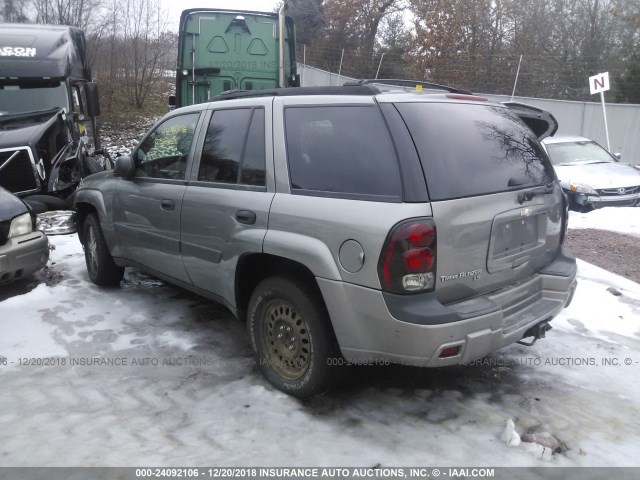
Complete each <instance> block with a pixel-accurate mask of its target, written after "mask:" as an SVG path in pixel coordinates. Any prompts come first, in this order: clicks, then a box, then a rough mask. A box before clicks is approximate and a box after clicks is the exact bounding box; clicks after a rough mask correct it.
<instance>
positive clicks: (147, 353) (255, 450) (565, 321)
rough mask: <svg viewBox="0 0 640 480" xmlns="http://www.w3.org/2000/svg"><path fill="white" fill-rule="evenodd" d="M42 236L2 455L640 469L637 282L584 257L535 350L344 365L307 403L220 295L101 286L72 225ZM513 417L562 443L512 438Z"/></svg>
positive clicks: (20, 329) (128, 283) (103, 461)
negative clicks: (533, 444) (265, 364)
mask: <svg viewBox="0 0 640 480" xmlns="http://www.w3.org/2000/svg"><path fill="white" fill-rule="evenodd" d="M638 210H640V209H638ZM595 213H598V212H595ZM589 215H591V214H589ZM590 218H591V217H590ZM50 238H51V242H52V243H53V244H54V245H55V246H56V250H54V251H53V252H52V255H51V258H52V260H51V262H52V265H51V266H50V268H49V278H57V279H58V280H59V282H58V283H56V284H55V285H52V286H49V287H47V286H45V285H44V284H40V285H37V286H36V287H35V288H33V289H32V290H30V291H28V292H27V293H23V294H21V295H17V296H14V297H12V298H8V299H5V300H4V301H1V302H0V332H2V334H1V335H0V384H1V385H2V388H0V466H141V465H148V466H151V465H154V466H177V465H180V466H194V465H213V464H215V465H228V466H247V465H261V466H368V467H371V466H374V465H378V464H379V465H381V466H383V467H387V466H417V465H423V466H427V465H438V466H447V465H449V466H465V465H475V466H546V465H557V466H640V457H639V456H638V455H637V446H638V445H640V411H639V409H640V407H639V405H640V386H639V385H638V382H637V378H638V369H639V368H640V285H638V284H636V283H633V282H631V281H628V280H626V279H624V278H621V277H619V276H616V275H613V274H611V273H608V272H606V271H604V270H602V269H599V268H597V267H594V266H592V265H589V264H587V263H584V262H579V282H580V284H579V287H578V290H577V293H576V295H575V298H574V300H573V303H572V305H571V306H570V307H569V308H567V309H566V310H565V311H564V312H563V313H562V314H561V315H560V316H559V317H557V318H556V319H555V320H554V321H553V322H552V325H553V327H554V328H553V330H552V331H551V332H549V333H548V335H547V339H544V340H540V341H538V342H537V343H536V344H535V345H534V346H533V347H530V348H527V347H524V346H520V345H514V346H510V347H507V348H505V349H502V350H501V351H500V352H498V353H497V354H495V355H493V356H491V357H489V358H487V359H483V360H482V361H479V362H475V363H474V364H473V365H467V366H456V367H449V368H442V369H419V368H408V367H400V366H389V367H367V368H365V367H358V368H356V367H351V375H350V376H349V378H348V380H347V381H346V382H345V385H344V386H343V387H342V388H340V389H338V390H337V391H336V392H333V393H331V394H328V395H325V396H322V397H318V398H315V399H313V400H310V401H304V402H301V401H298V400H295V399H293V398H290V397H288V396H286V395H285V394H283V393H280V392H278V391H276V390H274V389H273V388H272V387H271V386H270V385H269V384H268V383H267V382H266V381H265V380H264V379H263V378H262V376H261V375H260V373H259V372H258V370H257V368H256V366H255V365H254V362H253V359H252V357H251V355H250V351H249V348H248V345H247V340H246V336H245V332H244V325H243V323H242V322H240V321H237V320H235V319H234V318H233V317H232V316H231V314H229V313H228V312H227V311H226V310H224V309H223V308H222V307H219V306H217V305H215V304H213V303H211V302H208V301H206V300H203V299H200V298H198V297H196V296H193V295H191V294H189V293H186V292H184V291H182V290H180V289H178V288H174V287H172V286H169V285H166V284H164V283H163V282H160V281H158V280H155V279H153V278H150V277H147V276H145V275H142V274H140V273H137V272H135V271H133V270H127V274H126V277H125V281H124V282H123V284H122V286H121V288H117V289H102V288H98V287H96V286H94V285H93V284H92V283H90V281H89V280H88V277H87V274H86V270H85V266H84V257H83V253H82V249H81V247H80V244H79V242H78V239H77V236H76V235H64V236H55V237H50ZM51 271H54V272H56V275H51ZM609 287H614V288H615V289H617V290H618V291H619V292H620V293H621V294H622V295H620V296H615V295H613V294H612V293H610V292H609V291H607V289H608V288H609ZM2 357H4V358H6V363H7V364H6V365H3V364H2ZM32 359H33V360H32ZM34 361H35V363H37V364H36V365H25V363H33V362H34ZM43 362H44V363H49V364H47V365H42V363H43ZM72 363H73V365H72ZM106 363H110V364H111V365H106ZM509 419H513V421H514V422H515V426H516V430H517V431H518V432H519V433H520V434H522V433H525V432H531V433H535V432H549V433H551V434H553V435H554V436H555V437H556V438H558V439H559V440H560V441H561V442H562V444H563V452H562V453H558V454H555V455H553V456H552V457H551V459H550V460H546V461H545V460H540V459H537V458H535V457H534V456H533V455H531V454H530V453H528V452H526V451H524V450H523V449H521V448H517V447H507V445H506V444H505V443H504V442H503V441H502V440H501V439H500V435H501V433H502V431H503V429H504V427H505V425H506V424H507V421H508V420H509Z"/></svg>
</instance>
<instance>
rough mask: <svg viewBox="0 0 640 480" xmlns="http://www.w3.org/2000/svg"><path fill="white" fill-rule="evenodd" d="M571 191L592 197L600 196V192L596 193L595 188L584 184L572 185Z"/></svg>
mask: <svg viewBox="0 0 640 480" xmlns="http://www.w3.org/2000/svg"><path fill="white" fill-rule="evenodd" d="M571 191H572V192H576V193H587V194H590V195H598V192H596V191H595V189H594V188H593V187H591V186H589V185H585V184H583V183H572V184H571Z"/></svg>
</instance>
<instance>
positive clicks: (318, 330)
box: [247, 277, 345, 398]
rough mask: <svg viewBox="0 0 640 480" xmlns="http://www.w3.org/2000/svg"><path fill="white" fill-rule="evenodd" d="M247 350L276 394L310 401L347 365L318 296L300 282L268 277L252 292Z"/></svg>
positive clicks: (330, 383) (248, 318)
mask: <svg viewBox="0 0 640 480" xmlns="http://www.w3.org/2000/svg"><path fill="white" fill-rule="evenodd" d="M247 328H248V331H249V339H250V342H251V348H252V350H253V353H254V355H255V358H256V361H257V362H258V365H259V367H260V370H261V371H262V373H263V374H264V376H265V377H266V378H267V380H268V381H269V382H270V383H271V384H272V385H273V386H275V387H276V388H278V389H279V390H282V391H283V392H285V393H287V394H289V395H292V396H294V397H298V398H308V397H311V396H314V395H317V394H320V393H323V392H325V391H327V390H329V389H330V388H331V387H333V386H334V385H335V384H336V383H337V382H338V381H339V379H340V378H341V375H340V373H341V371H342V368H341V366H342V364H343V363H345V362H344V359H343V358H342V354H341V353H340V348H339V346H338V343H337V341H336V339H335V335H334V333H333V329H332V327H331V320H330V319H329V314H328V312H327V309H326V307H325V305H324V302H323V301H322V298H321V297H320V295H319V293H318V292H316V291H315V290H314V289H312V288H310V287H309V286H308V285H307V284H305V283H303V282H294V281H292V280H289V279H287V278H281V277H271V278H267V279H266V280H263V281H262V282H261V283H260V284H259V285H258V286H257V287H256V288H255V290H254V291H253V294H252V296H251V300H250V301H249V308H248V311H247Z"/></svg>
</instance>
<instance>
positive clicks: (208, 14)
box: [170, 4, 300, 107]
mask: <svg viewBox="0 0 640 480" xmlns="http://www.w3.org/2000/svg"><path fill="white" fill-rule="evenodd" d="M285 9H286V4H284V5H283V6H282V7H281V8H280V10H279V11H278V13H264V12H249V11H239V10H221V9H209V8H194V9H189V10H184V11H183V12H182V15H181V16H180V32H179V39H178V65H177V72H176V73H177V74H176V96H175V100H174V101H172V100H173V99H170V106H172V107H184V106H186V105H194V104H196V103H203V102H207V101H209V99H211V98H212V97H214V96H216V95H219V94H220V93H222V92H225V91H229V90H264V89H271V88H277V87H293V86H299V85H300V76H299V75H298V74H297V68H296V41H295V26H294V22H293V18H291V17H288V16H286V15H285V14H284V11H285Z"/></svg>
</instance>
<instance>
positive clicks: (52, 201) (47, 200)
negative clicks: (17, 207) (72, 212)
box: [23, 195, 67, 210]
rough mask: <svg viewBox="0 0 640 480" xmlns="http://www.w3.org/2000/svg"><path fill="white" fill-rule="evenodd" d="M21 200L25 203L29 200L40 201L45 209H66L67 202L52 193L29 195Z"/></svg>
mask: <svg viewBox="0 0 640 480" xmlns="http://www.w3.org/2000/svg"><path fill="white" fill-rule="evenodd" d="M23 200H24V201H25V202H27V203H29V201H34V202H39V203H42V204H44V205H46V207H47V210H67V203H66V202H65V201H64V200H62V199H61V198H58V197H54V196H53V195H29V196H28V197H25V198H24V199H23Z"/></svg>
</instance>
